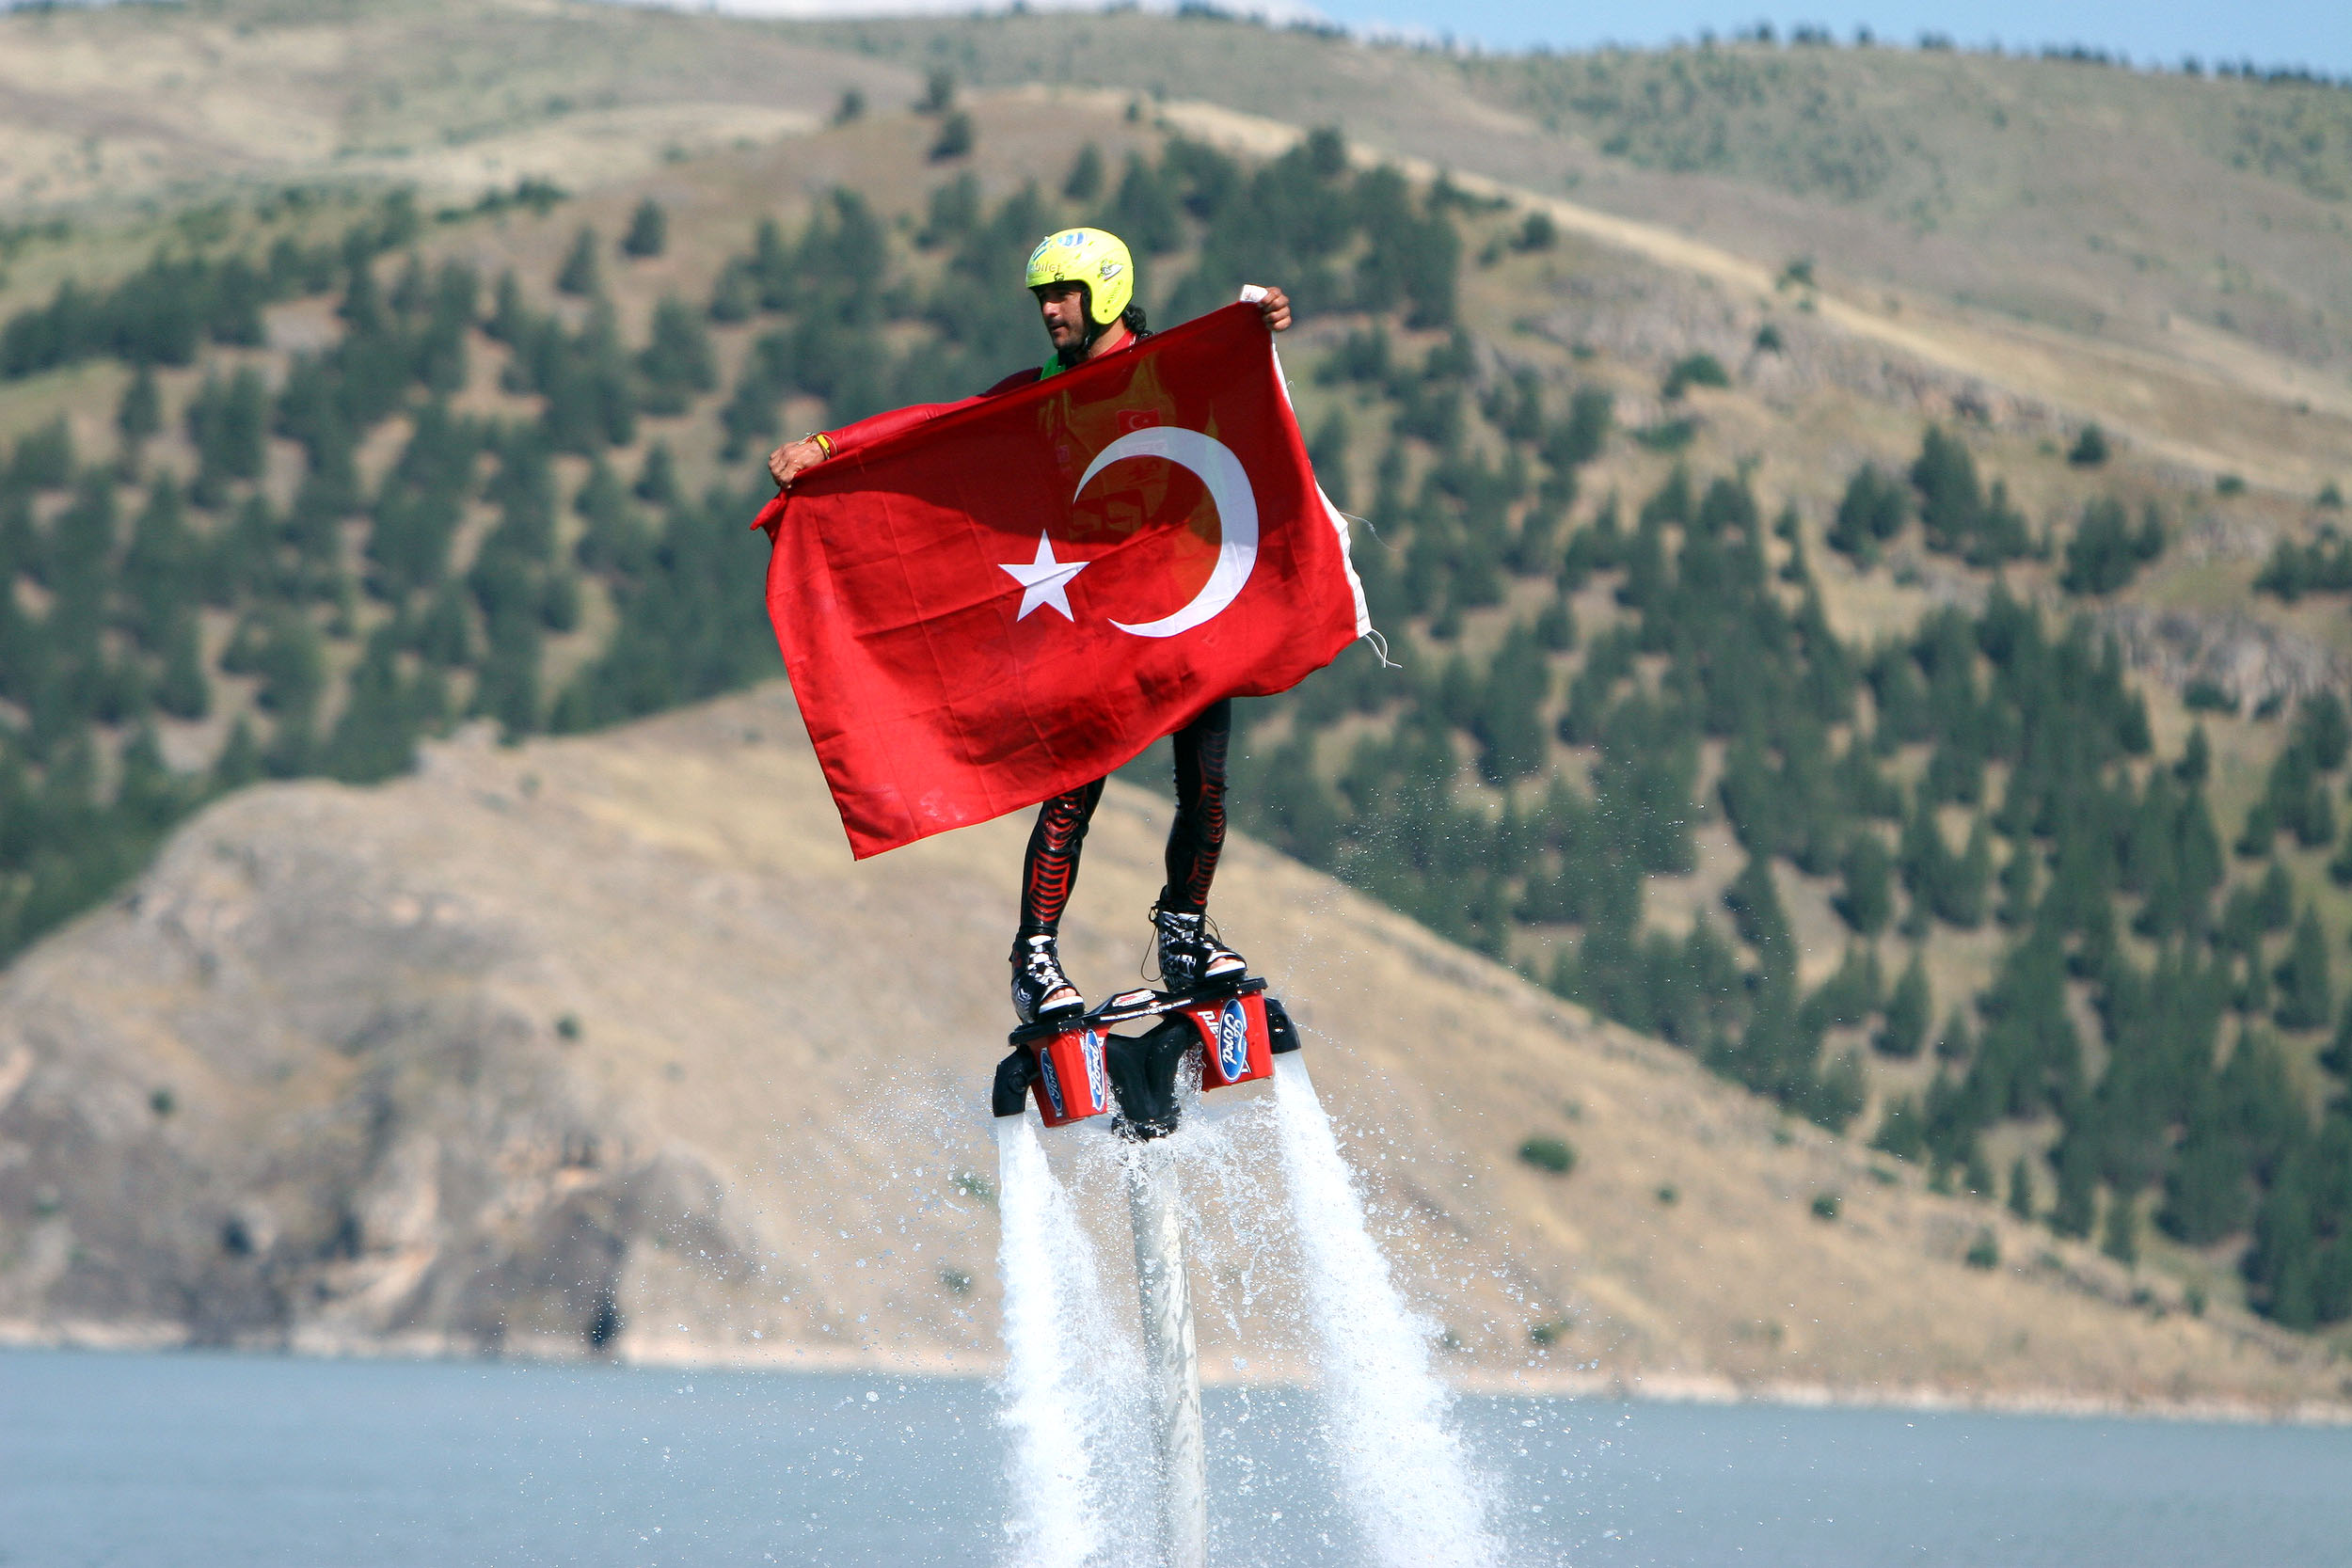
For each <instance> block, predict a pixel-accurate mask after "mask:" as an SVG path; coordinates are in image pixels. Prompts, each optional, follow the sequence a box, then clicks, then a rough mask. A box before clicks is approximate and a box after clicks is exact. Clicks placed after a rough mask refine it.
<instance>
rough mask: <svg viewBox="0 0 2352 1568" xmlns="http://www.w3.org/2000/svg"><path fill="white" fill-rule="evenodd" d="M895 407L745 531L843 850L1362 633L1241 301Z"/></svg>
mask: <svg viewBox="0 0 2352 1568" xmlns="http://www.w3.org/2000/svg"><path fill="white" fill-rule="evenodd" d="M906 413H907V414H908V415H909V416H912V417H913V418H912V419H901V418H898V417H897V416H883V417H882V418H881V419H878V420H876V421H875V424H876V425H878V426H885V425H886V426H887V427H889V428H891V430H892V433H890V434H886V435H884V436H882V437H881V438H880V439H876V440H871V441H866V442H855V441H853V442H850V443H848V444H845V445H844V446H843V447H842V448H841V450H839V451H836V453H835V454H834V456H833V457H832V458H830V459H829V460H827V461H826V462H823V463H820V464H818V466H817V467H814V468H812V469H810V470H808V471H807V473H805V474H804V475H803V476H802V478H800V479H799V480H797V481H796V482H795V483H794V484H793V487H792V490H791V492H790V494H789V496H788V497H784V496H780V497H778V498H777V499H776V500H774V501H772V502H771V503H770V504H769V507H768V509H767V510H766V511H764V512H762V513H761V514H760V519H759V521H760V523H761V524H762V525H763V526H766V527H768V528H769V529H770V530H771V533H772V535H773V537H774V540H775V549H774V552H773V554H772V555H771V557H770V559H769V563H768V613H769V616H770V618H771V620H772V621H773V622H774V623H775V628H776V641H777V642H778V643H779V644H780V645H781V646H782V647H783V650H784V662H785V667H786V669H787V671H788V672H789V673H790V674H791V677H792V689H793V692H794V694H795V696H797V697H798V698H799V700H800V707H801V715H802V718H803V721H805V722H806V723H807V725H808V733H809V738H810V739H811V740H812V741H813V742H814V743H815V744H816V748H817V755H818V761H819V762H820V763H821V764H822V765H823V768H824V771H825V780H826V782H827V784H830V785H831V786H832V788H833V796H834V803H835V804H836V805H837V806H838V807H839V808H840V811H841V821H842V825H843V826H844V827H845V828H847V829H848V830H849V835H850V847H851V848H852V849H853V850H854V851H855V852H856V854H857V855H858V857H859V858H860V859H863V858H864V857H866V856H867V855H874V854H880V853H881V852H882V850H884V849H893V848H896V847H898V846H899V845H901V844H910V843H913V842H914V840H916V839H918V838H924V837H928V836H929V835H930V834H932V833H937V832H946V830H948V829H950V828H960V827H962V826H964V825H965V824H967V823H972V822H980V821H985V820H987V819H988V818H990V817H993V816H1002V815H1003V814H1004V813H1006V812H1009V811H1012V810H1015V809H1017V808H1019V807H1022V806H1026V805H1033V804H1035V803H1036V802H1038V801H1040V800H1044V799H1045V798H1046V797H1048V796H1051V795H1056V794H1058V793H1060V792H1061V791H1063V790H1066V789H1072V788H1074V787H1076V786H1077V785H1079V784H1085V783H1087V782H1089V780H1093V779H1099V778H1101V777H1102V776H1103V775H1104V774H1105V773H1108V772H1109V771H1111V769H1113V768H1117V767H1119V766H1120V764H1121V763H1124V762H1126V761H1128V760H1129V759H1130V758H1132V757H1134V756H1135V755H1136V753H1137V752H1141V751H1142V750H1143V749H1144V748H1145V747H1147V746H1149V745H1151V744H1152V742H1153V741H1154V740H1157V739H1158V738H1159V737H1160V736H1164V735H1168V734H1169V733H1171V732H1173V731H1175V730H1177V729H1181V728H1182V727H1183V726H1184V725H1185V724H1186V723H1188V722H1190V721H1192V720H1193V719H1194V718H1195V717H1196V716H1197V715H1199V714H1200V711H1201V710H1202V709H1204V708H1206V707H1208V706H1209V705H1211V704H1213V703H1215V702H1216V701H1217V700H1219V699H1220V698H1224V697H1235V696H1263V695H1265V694H1268V693H1271V692H1276V691H1283V690H1287V689H1290V688H1291V687H1293V686H1295V685H1296V684H1297V683H1298V682H1299V681H1300V680H1302V679H1304V678H1305V677H1306V676H1307V675H1309V674H1311V673H1313V672H1314V671H1316V670H1319V669H1321V668H1322V667H1323V666H1324V665H1326V664H1328V663H1329V662H1330V661H1331V660H1332V659H1333V658H1335V657H1338V655H1339V653H1340V650H1341V649H1343V648H1344V647H1346V646H1347V644H1348V643H1349V642H1351V641H1354V640H1355V639H1356V638H1358V637H1359V636H1361V635H1362V634H1363V633H1364V632H1365V631H1366V630H1367V629H1368V628H1369V626H1370V623H1369V621H1368V619H1367V617H1366V615H1365V613H1364V605H1363V591H1362V588H1361V586H1360V585H1359V583H1358V582H1357V580H1356V574H1355V571H1354V569H1353V568H1352V567H1351V566H1350V565H1349V564H1348V558H1347V525H1346V524H1345V522H1343V520H1342V519H1341V517H1340V516H1339V515H1338V513H1337V512H1335V511H1334V510H1333V509H1332V507H1331V504H1330V502H1329V501H1327V500H1326V499H1324V496H1323V492H1322V491H1321V490H1320V489H1319V488H1317V486H1316V484H1315V477H1314V472H1313V470H1312V469H1311V467H1309V465H1308V462H1307V451H1306V445H1305V443H1304V442H1302V441H1301V440H1300V439H1299V435H1298V423H1297V420H1296V419H1295V417H1294V416H1293V414H1292V411H1291V404H1290V393H1289V391H1288V389H1287V388H1285V387H1284V385H1283V382H1282V372H1281V366H1280V363H1279V361H1278V360H1277V358H1276V356H1275V355H1274V352H1273V344H1272V340H1271V338H1270V337H1269V335H1268V334H1267V332H1266V329H1265V325H1264V323H1263V320H1262V319H1261V317H1260V315H1259V313H1258V310H1257V309H1256V308H1255V307H1254V306H1247V305H1235V306H1231V307H1228V308H1227V309H1222V310H1218V311H1216V312H1214V313H1212V314H1210V315H1207V316H1203V317H1201V318H1200V319H1199V320H1197V321H1193V322H1188V323H1186V324H1185V325H1183V326H1179V327H1176V328H1174V329H1172V330H1170V331H1168V332H1163V333H1159V334H1157V335H1155V336H1153V337H1151V338H1147V339H1145V340H1144V341H1142V342H1140V343H1139V344H1137V345H1136V347H1134V348H1132V349H1127V350H1123V351H1120V352H1119V353H1115V354H1110V355H1106V356H1104V357H1102V358H1100V359H1095V360H1090V361H1089V362H1088V363H1086V364H1084V365H1081V366H1078V367H1077V368H1075V369H1073V370H1069V371H1064V372H1061V373H1060V374H1058V375H1054V376H1049V377H1046V378H1044V379H1042V380H1040V381H1038V382H1036V383H1034V384H1032V385H1028V386H1024V387H1021V388H1017V389H1015V390H1012V391H1009V392H1003V393H999V394H997V395H994V396H989V397H981V398H976V399H972V400H970V401H968V402H965V403H961V404H946V405H943V406H942V407H940V408H938V409H935V410H921V411H916V410H908V411H906ZM855 429H856V427H852V434H854V432H855Z"/></svg>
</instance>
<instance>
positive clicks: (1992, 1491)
mask: <svg viewBox="0 0 2352 1568" xmlns="http://www.w3.org/2000/svg"><path fill="white" fill-rule="evenodd" d="M1459 1416H1460V1419H1461V1422H1462V1426H1463V1429H1464V1432H1465V1433H1466V1434H1467V1436H1468V1437H1469V1439H1470V1445H1471V1447H1472V1449H1473V1450H1474V1451H1475V1452H1476V1453H1477V1455H1478V1456H1479V1459H1480V1461H1481V1464H1482V1466H1483V1468H1484V1469H1485V1471H1486V1474H1487V1476H1488V1477H1489V1478H1490V1480H1491V1481H1492V1484H1493V1487H1494V1491H1495V1495H1496V1503H1495V1506H1496V1513H1497V1515H1498V1520H1497V1522H1498V1524H1499V1525H1500V1526H1501V1527H1502V1529H1503V1531H1504V1532H1505V1533H1506V1534H1507V1535H1508V1536H1509V1537H1510V1539H1511V1540H1512V1542H1513V1544H1514V1550H1515V1555H1516V1558H1517V1560H1518V1561H1519V1562H1521V1563H1524V1564H1549V1563H1565V1562H1576V1563H1583V1564H1593V1565H1596V1568H1613V1565H1626V1568H1632V1565H1643V1568H1649V1565H1659V1568H1664V1565H1676V1568H1680V1565H1691V1568H1699V1565H1716V1564H1758V1565H1780V1564H1786V1565H1788V1568H1878V1565H1885V1564H1933V1565H1938V1568H1942V1565H1953V1568H2108V1565H2112V1568H2240V1565H2247V1564H2265V1565H2267V1564H2277V1565H2281V1568H2286V1565H2294V1568H2304V1565H2308V1568H2332V1565H2339V1564H2341V1565H2344V1568H2352V1432H2347V1431H2345V1430H2344V1429H2340V1428H2310V1427H2272V1426H2257V1425H2230V1424H2221V1423H2206V1422H2189V1421H2161V1420H2148V1421H2126V1420H2092V1419H2075V1418H2055V1417H2032V1416H1984V1415H1960V1414H1934V1415H1929V1414H1916V1413H1907V1412H1900V1411H1883V1410H1852V1409H1792V1408H1788V1407H1781V1406H1771V1405H1732V1406H1702V1405H1669V1404H1621V1403H1616V1402H1606V1401H1599V1400H1556V1399H1555V1400H1532V1399H1500V1398H1466V1399H1464V1400H1463V1401H1462V1402H1461V1403H1460V1406H1459ZM1207 1418H1208V1429H1209V1432H1210V1434H1211V1439H1212V1442H1211V1449H1212V1455H1213V1463H1212V1476H1211V1481H1212V1492H1213V1494H1214V1497H1215V1500H1214V1502H1213V1505H1212V1511H1213V1526H1212V1528H1213V1533H1214V1537H1215V1540H1214V1545H1215V1548H1216V1549H1215V1552H1214V1553H1213V1560H1215V1561H1216V1562H1217V1563H1218V1564H1220V1568H1224V1565H1229V1564H1230V1565H1248V1564H1263V1565H1266V1568H1307V1565H1324V1564H1330V1565H1334V1568H1337V1565H1342V1564H1353V1563H1357V1562H1360V1561H1361V1560H1363V1554H1362V1551H1361V1549H1360V1543H1359V1542H1358V1541H1357V1539H1356V1538H1355V1536H1354V1534H1353V1531H1352V1529H1351V1528H1350V1527H1349V1524H1348V1518H1347V1511H1346V1509H1345V1508H1344V1506H1343V1503H1342V1501H1341V1499H1339V1498H1337V1497H1335V1496H1334V1495H1333V1487H1332V1483H1331V1481H1330V1478H1329V1472H1328V1470H1327V1466H1326V1465H1325V1463H1324V1459H1323V1455H1322V1453H1321V1449H1320V1445H1319V1442H1318V1440H1317V1437H1316V1428H1315V1422H1314V1410H1313V1403H1312V1400H1311V1397H1310V1396H1308V1395H1307V1394H1304V1393H1301V1392H1297V1391H1285V1390H1273V1391H1268V1390H1263V1389H1261V1390H1254V1391H1250V1392H1248V1393H1244V1392H1241V1391H1238V1390H1226V1389H1212V1390H1210V1391H1209V1395H1208V1408H1207ZM1002 1471H1003V1442H1002V1438H1001V1436H1000V1434H999V1433H998V1431H997V1428H996V1425H995V1398H994V1394H993V1390H992V1389H991V1387H990V1386H988V1385H986V1384H983V1383H979V1382H973V1381H960V1380H954V1379H944V1378H914V1377H890V1376H878V1375H845V1374H805V1373H739V1372H725V1373H714V1372H708V1371H693V1372H681V1371H661V1370H645V1369H630V1368H611V1367H578V1368H564V1367H550V1366H544V1365H532V1364H521V1363H496V1362H493V1363H453V1362H392V1361H298V1360H291V1359H279V1358H272V1357H258V1356H251V1357H248V1356H232V1355H215V1354H121V1355H103V1354H78V1353H41V1352H15V1353H0V1565H5V1568H145V1565H149V1564H154V1565H171V1568H232V1565H233V1568H280V1565H282V1568H441V1565H455V1564H476V1563H479V1564H500V1565H506V1564H516V1565H521V1564H565V1565H580V1568H606V1565H611V1568H640V1565H644V1568H657V1565H664V1564H680V1565H683V1564H737V1563H765V1562H781V1563H796V1564H797V1563H805V1564H828V1565H830V1564H839V1565H845V1568H846V1565H866V1564H873V1565H892V1568H918V1565H942V1568H946V1565H956V1568H962V1565H971V1568H981V1565H987V1564H996V1563H999V1562H1002V1561H1004V1560H1005V1552H1004V1537H1003V1528H1002V1526H1003V1519H1004V1516H1005V1497H1004V1495H1003V1485H1002V1481H1001V1480H1000V1477H1001V1475H1002Z"/></svg>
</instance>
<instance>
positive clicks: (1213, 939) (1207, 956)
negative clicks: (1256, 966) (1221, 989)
mask: <svg viewBox="0 0 2352 1568" xmlns="http://www.w3.org/2000/svg"><path fill="white" fill-rule="evenodd" d="M1152 927H1153V928H1154V929H1155V930H1157V931H1158V933H1159V939H1160V983H1161V984H1162V985H1164V986H1166V987H1167V988H1168V990H1171V991H1188V990H1199V989H1200V987H1202V986H1204V985H1207V984H1209V983H1210V982H1212V981H1216V980H1238V979H1240V978H1241V977H1242V975H1243V974H1247V973H1248V969H1249V966H1248V964H1246V963H1244V962H1243V961H1242V957H1241V955H1240V954H1239V953H1236V952H1234V951H1233V950H1232V948H1230V947H1228V946H1226V945H1225V943H1224V942H1221V941H1219V940H1218V939H1217V934H1216V927H1214V926H1212V925H1210V924H1209V917H1208V916H1207V915H1205V914H1199V913H1192V914H1185V913H1181V912H1179V911H1175V910H1170V909H1163V908H1161V907H1159V906H1157V905H1154V906H1152Z"/></svg>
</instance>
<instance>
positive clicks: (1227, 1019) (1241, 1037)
mask: <svg viewBox="0 0 2352 1568" xmlns="http://www.w3.org/2000/svg"><path fill="white" fill-rule="evenodd" d="M1216 1069H1217V1070H1218V1071H1219V1072H1221V1073H1223V1074H1224V1075H1225V1077H1226V1080H1227V1081H1228V1082H1229V1083H1230V1082H1231V1081H1232V1080H1233V1079H1236V1078H1239V1077H1240V1076H1241V1075H1242V1074H1243V1073H1245V1072H1248V1070H1249V1013H1248V1009H1246V1008H1245V1007H1243V1006H1242V1005H1241V999H1240V998H1239V997H1235V998H1234V999H1233V1000H1232V1001H1231V1002H1228V1003H1226V1004H1225V1010H1224V1011H1223V1012H1221V1013H1219V1014H1218V1015H1217V1020H1216Z"/></svg>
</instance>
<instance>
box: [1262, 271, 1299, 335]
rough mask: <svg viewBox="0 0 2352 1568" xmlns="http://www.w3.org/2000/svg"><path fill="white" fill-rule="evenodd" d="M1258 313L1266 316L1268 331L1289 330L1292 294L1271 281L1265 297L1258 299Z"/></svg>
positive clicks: (1267, 286)
mask: <svg viewBox="0 0 2352 1568" xmlns="http://www.w3.org/2000/svg"><path fill="white" fill-rule="evenodd" d="M1258 314H1259V315H1260V316H1262V317H1263V318H1264V320H1265V329H1266V330H1267V331H1268V332H1287V331H1289V330H1290V325H1291V296H1290V295H1288V294H1286V293H1283V292H1282V291H1281V290H1279V289H1278V288H1276V287H1275V286H1274V285H1273V284H1271V283H1269V284H1267V285H1265V298H1263V299H1262V300H1260V301H1258Z"/></svg>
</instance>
